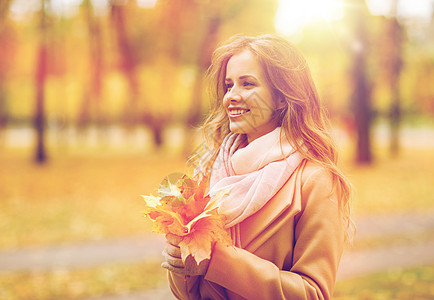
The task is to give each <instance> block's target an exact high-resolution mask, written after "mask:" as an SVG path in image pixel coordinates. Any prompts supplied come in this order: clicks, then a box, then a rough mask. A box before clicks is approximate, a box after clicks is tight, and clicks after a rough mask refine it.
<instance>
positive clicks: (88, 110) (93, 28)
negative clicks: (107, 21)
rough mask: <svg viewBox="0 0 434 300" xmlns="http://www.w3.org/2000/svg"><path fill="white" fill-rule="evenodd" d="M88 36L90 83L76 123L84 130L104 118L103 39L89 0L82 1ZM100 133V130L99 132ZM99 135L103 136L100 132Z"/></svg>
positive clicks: (98, 22)
mask: <svg viewBox="0 0 434 300" xmlns="http://www.w3.org/2000/svg"><path fill="white" fill-rule="evenodd" d="M83 9H84V10H85V11H84V13H85V15H86V21H87V28H88V38H89V65H90V74H89V76H90V78H89V81H90V82H91V84H90V85H89V84H86V86H87V87H86V88H85V91H84V94H83V99H82V103H81V108H80V113H79V119H78V125H79V128H80V129H82V130H84V129H85V128H87V127H88V126H89V125H90V124H92V123H93V124H96V125H99V126H101V125H103V124H105V118H104V116H103V112H102V109H101V105H102V104H101V93H102V74H103V51H102V47H103V41H102V33H101V30H102V29H101V24H100V21H99V19H98V17H96V16H95V14H94V11H93V6H92V1H91V0H85V1H84V2H83ZM100 130H101V128H100ZM101 133H102V132H101ZM100 136H104V135H103V134H101V135H100Z"/></svg>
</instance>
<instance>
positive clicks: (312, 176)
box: [162, 35, 350, 299]
mask: <svg viewBox="0 0 434 300" xmlns="http://www.w3.org/2000/svg"><path fill="white" fill-rule="evenodd" d="M208 75H209V78H210V80H211V83H212V84H213V85H214V88H213V92H214V93H213V98H214V101H215V103H214V107H213V110H212V112H211V114H210V116H209V118H208V119H207V121H206V122H205V124H204V127H203V129H204V133H205V137H206V138H208V140H209V141H208V148H207V149H208V150H210V151H207V152H206V153H205V154H209V152H211V154H212V155H202V158H201V161H200V164H199V168H198V169H199V170H200V171H201V174H202V175H203V176H210V195H214V194H216V193H217V192H218V191H219V190H229V193H228V194H227V195H226V196H225V197H223V198H222V200H221V201H220V202H219V210H218V211H219V213H220V214H223V215H225V216H226V228H227V230H228V231H229V232H230V234H231V237H232V241H233V247H226V246H224V245H221V244H220V243H218V242H217V243H215V245H214V246H213V250H212V253H211V259H210V260H206V261H203V262H202V263H201V264H200V265H199V266H197V265H195V263H194V261H192V260H189V259H187V260H186V262H185V264H184V263H182V261H181V259H180V252H179V247H178V244H179V242H180V241H181V238H180V237H177V236H174V235H168V236H167V237H166V238H167V245H166V248H165V251H164V255H165V258H166V261H165V262H164V263H163V264H162V266H163V267H165V268H167V269H168V270H169V272H168V277H169V282H170V286H171V289H172V292H173V294H174V295H175V296H176V297H177V298H179V299H244V298H247V299H330V298H331V297H332V296H333V288H334V284H335V278H336V272H337V269H338V264H339V260H340V257H341V254H342V251H343V246H344V240H345V236H346V232H347V230H348V226H349V224H350V217H349V198H350V184H349V183H348V181H347V179H346V178H345V176H344V175H343V174H342V173H341V171H340V170H339V169H338V168H337V166H336V161H337V154H336V149H335V147H334V145H333V143H332V139H331V137H330V133H329V132H328V131H327V130H328V122H327V119H326V116H325V114H324V111H323V110H322V108H321V106H320V103H319V99H318V95H317V91H316V89H315V85H314V83H313V81H312V78H311V75H310V72H309V69H308V66H307V64H306V61H305V59H304V58H303V56H302V55H301V54H300V53H299V52H298V51H297V50H296V49H295V48H294V47H293V46H292V45H291V44H290V43H289V42H287V41H286V40H284V39H282V38H280V37H278V36H275V35H261V36H257V37H245V36H238V37H234V38H232V39H230V40H229V41H227V42H226V43H225V44H224V45H222V46H221V47H219V48H218V49H217V50H216V51H215V52H214V54H213V60H212V65H211V67H210V69H209V73H208Z"/></svg>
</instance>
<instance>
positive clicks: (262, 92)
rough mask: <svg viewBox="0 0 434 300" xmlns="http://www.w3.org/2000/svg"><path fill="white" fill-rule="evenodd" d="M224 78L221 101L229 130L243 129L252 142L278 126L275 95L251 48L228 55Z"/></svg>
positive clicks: (238, 131) (240, 130) (239, 131)
mask: <svg viewBox="0 0 434 300" xmlns="http://www.w3.org/2000/svg"><path fill="white" fill-rule="evenodd" d="M225 82H226V88H227V92H226V94H225V96H224V98H223V105H224V107H225V108H226V112H227V114H228V117H229V120H230V130H231V131H232V132H235V133H245V134H246V135H247V139H248V141H249V142H251V141H253V140H254V139H256V138H258V137H260V136H262V135H264V134H267V133H269V132H271V131H273V130H274V129H275V128H276V127H277V124H278V122H277V118H276V117H275V114H274V112H275V110H276V103H275V99H274V98H275V96H274V94H273V92H272V90H271V88H270V87H269V85H268V83H267V81H266V78H265V74H264V72H263V70H262V67H261V66H260V64H259V62H258V61H257V59H256V58H255V56H254V55H253V53H252V52H250V51H249V50H244V51H242V52H240V53H239V54H236V55H234V56H232V57H231V58H230V59H229V61H228V64H227V67H226V79H225Z"/></svg>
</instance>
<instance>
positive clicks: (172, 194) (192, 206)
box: [143, 176, 232, 264]
mask: <svg viewBox="0 0 434 300" xmlns="http://www.w3.org/2000/svg"><path fill="white" fill-rule="evenodd" d="M169 184H170V183H169ZM160 190H162V191H163V192H162V193H161V196H160V197H155V196H152V195H150V196H143V198H144V199H145V202H146V208H145V210H144V214H145V216H147V217H148V218H150V219H151V220H153V227H152V231H154V232H156V233H161V234H167V233H172V234H175V235H178V236H182V237H183V240H182V241H181V242H180V244H179V247H180V248H181V258H182V261H184V262H185V259H186V258H187V256H188V255H192V256H193V258H194V259H195V261H196V263H197V264H199V263H200V262H201V261H202V260H204V259H209V258H210V255H211V247H212V244H213V242H217V241H219V242H222V243H224V244H225V245H228V246H229V245H231V244H232V242H231V238H230V236H229V235H228V233H227V232H226V230H225V229H224V226H225V219H226V218H225V216H223V215H220V214H218V213H217V207H216V203H217V201H218V199H219V198H220V197H222V196H223V195H224V192H222V193H220V194H218V195H216V196H215V197H213V199H211V198H210V197H209V196H205V195H204V193H205V185H204V183H203V182H201V183H198V182H196V181H194V180H193V179H191V178H188V177H185V176H184V177H183V178H182V181H181V184H180V186H178V187H177V190H176V188H174V185H172V184H170V189H168V188H166V187H162V188H160ZM169 203H173V206H172V205H170V204H169Z"/></svg>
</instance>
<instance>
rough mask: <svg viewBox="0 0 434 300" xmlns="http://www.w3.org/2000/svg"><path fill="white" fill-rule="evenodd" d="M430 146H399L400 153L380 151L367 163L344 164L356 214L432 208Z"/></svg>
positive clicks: (433, 166)
mask: <svg viewBox="0 0 434 300" xmlns="http://www.w3.org/2000/svg"><path fill="white" fill-rule="evenodd" d="M433 153H434V152H433V149H403V150H402V152H401V154H400V156H399V157H396V158H390V157H388V156H387V155H386V154H385V153H384V151H381V152H379V155H378V157H377V159H376V161H374V163H373V164H372V165H370V166H356V165H353V164H348V163H347V167H344V171H345V173H346V174H347V176H348V177H349V179H350V181H351V182H352V183H353V185H354V187H355V194H354V200H353V203H352V208H353V212H354V213H355V214H357V215H365V214H375V213H398V212H412V211H413V212H417V211H425V210H427V209H428V210H433V209H434V203H433V201H432V195H433V192H434V186H433V185H432V176H433V171H432V170H434V154H433Z"/></svg>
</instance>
